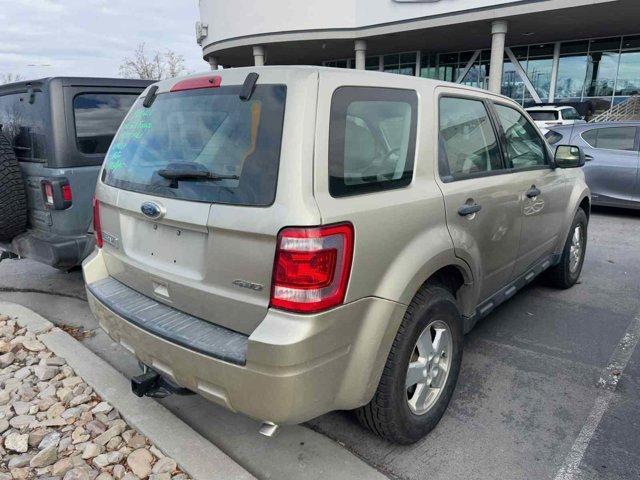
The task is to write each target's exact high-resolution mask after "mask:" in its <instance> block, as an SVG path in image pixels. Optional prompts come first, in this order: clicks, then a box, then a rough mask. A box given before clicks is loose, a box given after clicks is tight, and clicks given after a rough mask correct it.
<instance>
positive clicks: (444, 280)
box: [425, 265, 464, 297]
mask: <svg viewBox="0 0 640 480" xmlns="http://www.w3.org/2000/svg"><path fill="white" fill-rule="evenodd" d="M433 282H437V283H440V284H442V285H444V286H445V287H446V288H447V289H448V290H449V291H450V292H451V293H452V294H453V295H454V296H456V297H457V293H458V290H460V288H461V287H462V286H463V285H464V275H463V274H462V272H461V271H460V269H459V268H458V267H456V266H454V265H448V266H446V267H443V268H441V269H440V270H438V271H437V272H435V273H434V274H433V275H431V276H430V277H429V279H428V280H427V281H426V282H425V283H433Z"/></svg>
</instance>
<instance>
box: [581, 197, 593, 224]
mask: <svg viewBox="0 0 640 480" xmlns="http://www.w3.org/2000/svg"><path fill="white" fill-rule="evenodd" d="M580 208H581V209H582V210H584V213H585V214H586V215H587V219H589V217H590V216H591V202H590V201H589V198H588V197H584V198H583V199H582V201H581V202H580Z"/></svg>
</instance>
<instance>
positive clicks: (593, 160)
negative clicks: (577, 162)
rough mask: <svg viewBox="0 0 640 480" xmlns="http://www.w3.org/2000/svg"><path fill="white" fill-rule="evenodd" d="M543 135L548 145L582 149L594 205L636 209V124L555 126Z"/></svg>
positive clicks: (639, 139)
mask: <svg viewBox="0 0 640 480" xmlns="http://www.w3.org/2000/svg"><path fill="white" fill-rule="evenodd" d="M545 136H546V138H547V141H548V142H549V143H550V144H551V145H552V146H555V145H578V146H580V147H582V148H583V149H584V151H585V154H586V156H587V163H586V165H585V167H584V173H585V176H586V178H587V184H588V185H589V188H590V189H591V192H592V196H593V204H594V205H606V206H612V207H624V208H637V209H640V148H639V147H640V122H608V123H587V124H582V125H567V126H558V127H553V129H551V130H549V131H548V132H547V133H546V135H545Z"/></svg>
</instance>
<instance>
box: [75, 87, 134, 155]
mask: <svg viewBox="0 0 640 480" xmlns="http://www.w3.org/2000/svg"><path fill="white" fill-rule="evenodd" d="M136 98H138V95H133V94H112V93H81V94H80V95H76V97H75V98H74V99H73V114H74V116H75V124H76V142H77V144H78V150H80V151H81V152H82V153H85V154H94V153H99V154H104V153H107V150H108V149H109V145H110V144H111V141H112V140H113V137H114V136H115V134H116V131H117V130H118V127H120V124H121V123H122V120H124V117H125V115H126V114H127V112H128V111H129V108H131V105H133V103H134V102H135V101H136Z"/></svg>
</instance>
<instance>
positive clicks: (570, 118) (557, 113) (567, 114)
mask: <svg viewBox="0 0 640 480" xmlns="http://www.w3.org/2000/svg"><path fill="white" fill-rule="evenodd" d="M526 110H527V113H528V114H529V115H531V118H532V119H533V121H534V122H536V125H538V127H540V129H542V133H546V132H547V130H548V128H549V127H556V126H558V125H575V124H576V123H587V122H586V121H585V120H584V119H583V118H582V117H581V116H580V114H579V113H578V111H577V110H576V109H575V108H573V107H554V106H547V107H530V108H527V109H526Z"/></svg>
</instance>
